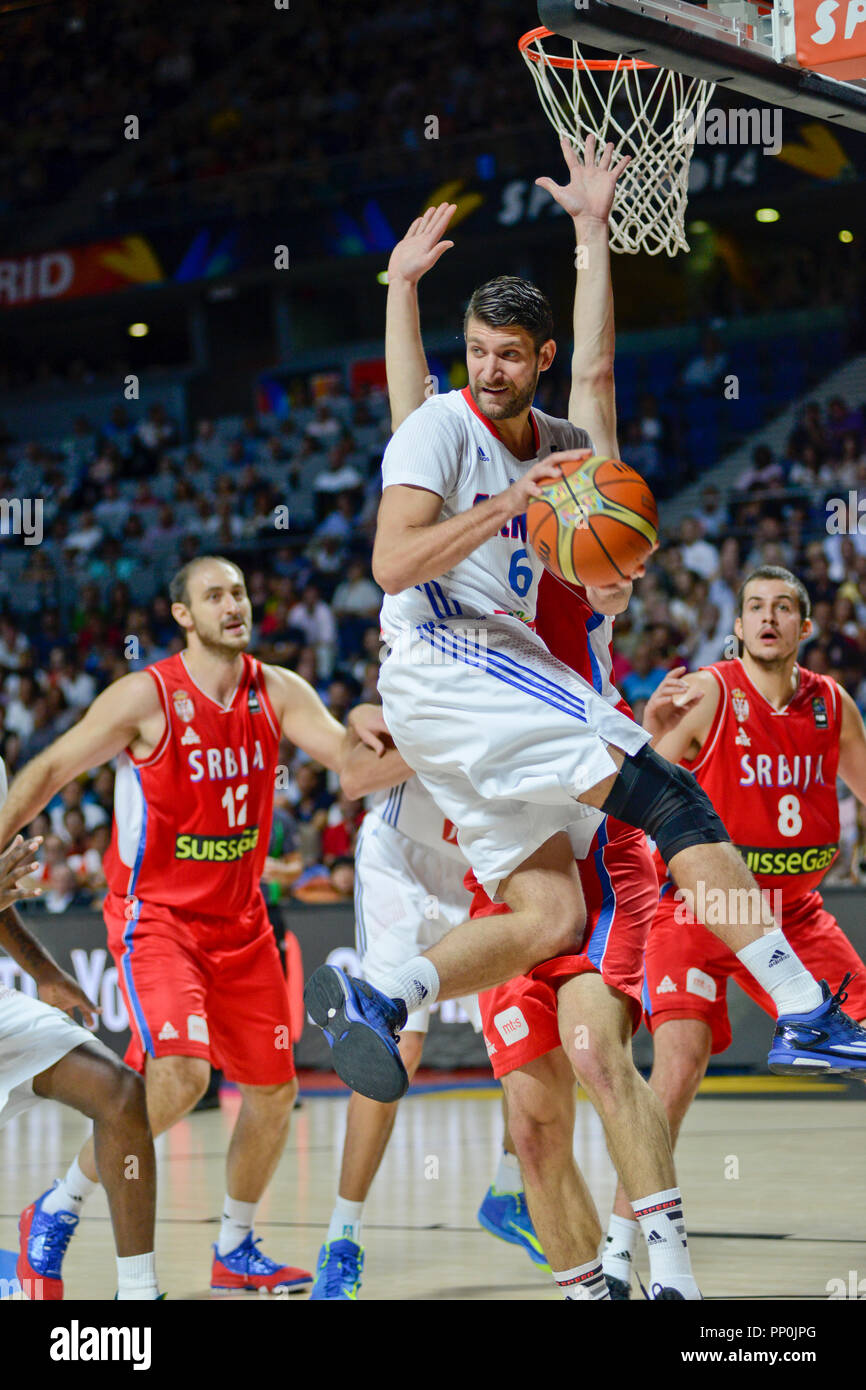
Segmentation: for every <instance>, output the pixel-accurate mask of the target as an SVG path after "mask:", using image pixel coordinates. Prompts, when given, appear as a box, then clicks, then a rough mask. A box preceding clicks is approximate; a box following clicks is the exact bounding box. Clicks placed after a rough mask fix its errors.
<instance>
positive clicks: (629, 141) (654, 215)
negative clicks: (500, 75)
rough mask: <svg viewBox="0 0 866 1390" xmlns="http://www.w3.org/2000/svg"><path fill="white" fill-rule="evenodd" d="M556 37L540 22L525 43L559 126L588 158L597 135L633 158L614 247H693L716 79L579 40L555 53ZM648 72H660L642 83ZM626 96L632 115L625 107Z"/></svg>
mask: <svg viewBox="0 0 866 1390" xmlns="http://www.w3.org/2000/svg"><path fill="white" fill-rule="evenodd" d="M553 37H558V36H555V35H553V34H552V33H551V31H550V29H545V28H543V27H542V28H540V29H532V30H531V31H530V32H529V33H528V34H524V35H523V37H522V39H521V40H520V42H519V44H518V47H519V49H520V52H521V53H522V54H523V57H524V60H525V62H526V65H527V67H528V68H529V71H530V72H531V73H532V76H533V79H534V81H535V86H536V89H537V91H538V95H539V98H540V100H541V105H542V107H543V109H544V112H545V114H546V115H547V118H548V120H549V121H550V123H551V125H552V126H553V128H554V130H556V131H557V132H558V134H559V135H561V136H563V135H564V136H566V137H567V138H568V139H569V140H570V141H571V143H572V144H573V145H574V146H575V148H576V150H577V154H578V158H580V159H582V158H583V146H584V141H585V139H586V136H587V135H590V134H592V135H594V136H595V137H596V140H597V142H598V144H597V152H598V154H599V156H600V155H601V151H602V150H603V148H604V146H605V144H607V142H608V141H613V145H614V157H613V159H614V163H616V161H617V159H621V158H622V157H623V156H624V155H631V157H632V159H631V163H630V164H629V166H628V168H627V169H626V170H625V172H624V173H623V174H622V176H621V177H620V179H619V181H618V183H617V186H616V193H615V194H614V200H613V207H612V208H611V213H610V244H611V248H612V250H614V251H625V252H628V253H629V254H634V253H635V252H636V251H641V250H643V251H646V252H647V253H648V255H650V256H656V255H658V254H659V252H660V251H666V252H667V254H668V255H669V256H675V255H676V254H677V252H678V251H688V249H689V244H688V242H687V241H686V234H685V216H686V206H687V204H688V192H689V165H690V164H691V160H692V152H693V150H694V147H695V132H696V130H697V127H698V126H699V124H700V122H701V120H702V119H703V115H704V112H705V111H706V108H707V104H708V102H709V100H710V97H711V96H712V94H713V90H714V88H715V83H714V82H709V81H707V80H705V79H703V78H697V77H686V76H685V75H684V74H683V73H681V72H674V71H673V70H672V69H669V68H660V67H656V65H655V64H654V63H645V62H642V61H641V60H639V59H637V58H624V57H618V58H584V56H583V54H582V53H581V51H580V47H579V45H578V44H577V42H576V41H575V40H573V39H563V40H562V42H563V43H565V44H567V45H568V46H569V47H570V48H571V49H572V53H571V54H570V55H569V56H559V55H557V54H553V53H548V52H546V51H545V48H544V40H545V39H549V38H553ZM647 71H650V72H652V73H654V74H655V76H654V77H653V78H652V79H651V80H647V79H644V81H643V83H642V80H641V75H642V73H644V72H647ZM563 72H566V73H570V74H571V76H570V77H568V76H563V75H562V74H563ZM606 75H607V76H606ZM618 98H621V100H619V102H618ZM625 102H627V104H628V107H629V109H630V112H631V119H629V117H628V115H627V114H626V113H625V112H624V111H622V109H621V108H622V106H623V105H624V103H625ZM615 105H616V106H617V110H615V109H614V107H615ZM621 117H622V119H621Z"/></svg>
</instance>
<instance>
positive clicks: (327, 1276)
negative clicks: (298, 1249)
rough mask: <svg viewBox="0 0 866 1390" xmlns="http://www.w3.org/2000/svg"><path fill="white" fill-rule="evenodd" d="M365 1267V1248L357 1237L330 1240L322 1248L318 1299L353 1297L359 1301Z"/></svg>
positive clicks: (316, 1289) (315, 1291)
mask: <svg viewBox="0 0 866 1390" xmlns="http://www.w3.org/2000/svg"><path fill="white" fill-rule="evenodd" d="M363 1268H364V1247H363V1245H356V1244H355V1242H354V1241H353V1240H328V1241H326V1242H325V1244H324V1245H323V1246H322V1248H321V1250H320V1251H319V1262H318V1264H317V1265H316V1282H315V1284H314V1285H313V1291H312V1293H311V1294H310V1301H311V1302H312V1300H313V1299H314V1298H319V1299H321V1298H343V1299H346V1298H352V1299H355V1301H357V1298H358V1290H359V1289H360V1287H361V1273H362V1271H363Z"/></svg>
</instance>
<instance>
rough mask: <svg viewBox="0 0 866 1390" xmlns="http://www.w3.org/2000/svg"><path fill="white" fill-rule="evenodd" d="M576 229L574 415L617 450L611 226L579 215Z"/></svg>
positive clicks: (601, 448)
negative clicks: (609, 235)
mask: <svg viewBox="0 0 866 1390" xmlns="http://www.w3.org/2000/svg"><path fill="white" fill-rule="evenodd" d="M574 230H575V240H576V251H575V260H576V266H577V270H576V274H577V284H576V288H575V294H574V350H573V353H572V360H571V396H570V399H569V405H568V418H569V420H571V422H572V423H573V424H576V425H580V426H582V428H583V429H585V430H587V431H588V432H589V434H590V436H591V438H592V441H593V444H594V445H595V448H596V450H597V451H598V452H599V453H602V454H612V453H615V452H616V401H615V394H614V377H613V363H614V352H615V330H614V313H613V289H612V287H611V278H610V245H609V237H608V229H607V225H606V224H605V223H601V222H598V221H596V220H595V219H592V218H581V217H577V218H575V221H574Z"/></svg>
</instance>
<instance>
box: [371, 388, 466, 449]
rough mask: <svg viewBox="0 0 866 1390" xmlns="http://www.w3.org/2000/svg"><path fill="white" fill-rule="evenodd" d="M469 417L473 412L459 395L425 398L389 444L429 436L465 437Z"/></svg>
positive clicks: (458, 392)
mask: <svg viewBox="0 0 866 1390" xmlns="http://www.w3.org/2000/svg"><path fill="white" fill-rule="evenodd" d="M471 418H472V412H471V411H470V409H469V407H468V406H467V405H466V402H465V401H464V400H463V394H462V392H460V391H445V392H443V393H442V394H441V395H438V394H437V395H435V396H428V397H427V400H426V401H424V402H423V403H422V404H421V405H419V406H418V407H417V408H416V409H415V410H413V411H412V413H411V415H407V416H406V419H405V420H404V421H403V422H402V424H400V425H399V426H398V428H397V429H396V430H395V431H394V434H393V435H392V436H391V443H393V442H394V441H395V440H397V441H400V442H402V441H403V440H408V439H412V438H414V437H416V436H418V435H430V434H440V435H443V436H445V437H447V438H455V437H457V436H460V437H464V436H465V435H466V432H467V425H468V423H469V421H470V420H471ZM389 448H390V445H389Z"/></svg>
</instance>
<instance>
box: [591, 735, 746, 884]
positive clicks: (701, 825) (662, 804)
mask: <svg viewBox="0 0 866 1390" xmlns="http://www.w3.org/2000/svg"><path fill="white" fill-rule="evenodd" d="M601 809H602V810H603V811H605V812H606V813H607V814H608V815H609V816H615V817H616V819H617V820H621V821H625V823H626V825H633V826H635V827H636V828H637V829H639V830H644V831H645V832H646V834H647V835H649V836H651V837H652V839H653V840H655V842H656V844H657V845H658V849H659V853H660V854H661V857H662V859H663V860H664V861H665V863H666V864H669V863H670V861H671V859H672V858H673V857H674V855H675V854H678V853H679V851H680V850H682V849H688V848H689V847H690V846H691V845H708V844H724V843H730V839H731V837H730V835H729V834H728V832H727V830H726V829H725V827H724V825H723V824H722V821H721V818H720V817H719V815H718V814H717V812H716V810H715V809H714V807H713V803H712V802H711V801H710V798H709V797H708V796H707V794H706V792H705V791H704V789H703V787H702V786H700V785H699V783H698V782H697V781H696V780H695V778H694V776H693V775H692V773H691V772H688V771H687V770H686V769H685V768H684V767H677V765H676V764H675V763H669V762H668V761H667V759H666V758H660V757H659V755H658V753H656V752H655V751H654V750H653V749H652V748H650V746H649V744H645V745H644V747H643V748H641V750H640V752H638V753H635V754H633V755H627V756H626V759H625V762H624V763H623V765H622V767H621V768H620V772H619V776H618V777H617V779H616V781H615V782H614V784H613V787H612V788H611V791H610V794H609V796H608V798H607V800H606V801H605V803H604V805H603V806H602V808H601Z"/></svg>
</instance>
